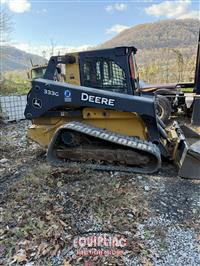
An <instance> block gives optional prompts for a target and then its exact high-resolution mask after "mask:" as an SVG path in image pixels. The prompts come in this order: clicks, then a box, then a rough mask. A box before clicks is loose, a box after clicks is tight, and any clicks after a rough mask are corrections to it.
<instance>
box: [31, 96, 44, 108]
mask: <svg viewBox="0 0 200 266" xmlns="http://www.w3.org/2000/svg"><path fill="white" fill-rule="evenodd" d="M33 107H35V108H39V109H40V108H41V107H42V101H41V100H40V99H37V98H34V99H33Z"/></svg>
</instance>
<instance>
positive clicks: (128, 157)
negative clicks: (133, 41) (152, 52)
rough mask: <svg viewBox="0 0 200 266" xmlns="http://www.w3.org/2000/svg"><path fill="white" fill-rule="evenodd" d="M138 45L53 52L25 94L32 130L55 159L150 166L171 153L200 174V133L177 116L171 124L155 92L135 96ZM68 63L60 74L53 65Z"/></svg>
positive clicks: (184, 171)
mask: <svg viewBox="0 0 200 266" xmlns="http://www.w3.org/2000/svg"><path fill="white" fill-rule="evenodd" d="M135 53H136V48H134V47H117V48H114V49H105V50H95V51H86V52H80V53H73V54H67V55H64V56H53V57H51V58H50V60H49V63H48V65H47V68H46V72H45V74H44V76H43V78H38V79H34V80H33V81H32V89H31V90H30V92H29V94H28V96H27V106H26V109H25V117H26V118H27V119H30V120H32V126H31V127H30V128H29V130H28V137H29V138H31V139H32V140H34V141H36V142H38V143H39V144H40V145H41V146H43V147H45V148H47V158H48V159H49V160H50V161H51V162H54V163H59V162H64V163H72V164H73V163H74V162H80V163H84V166H85V167H89V168H91V169H101V170H116V171H127V172H138V173H153V172H155V171H157V170H158V169H159V168H160V166H161V158H166V159H168V160H172V161H175V162H176V164H177V165H178V166H179V168H180V171H179V174H180V175H181V176H183V177H189V178H199V177H200V149H199V145H200V142H199V139H200V138H199V137H200V136H199V135H198V134H197V133H195V132H194V131H192V130H191V129H188V128H187V127H185V126H183V127H180V126H179V125H178V123H177V122H174V124H173V126H172V127H171V128H169V129H166V127H165V125H164V124H163V122H162V121H161V120H160V119H159V118H158V117H157V115H156V112H155V101H154V99H153V98H152V97H142V96H137V91H138V89H139V79H138V76H137V68H136V64H135V57H134V56H135ZM59 69H60V70H59ZM63 71H64V72H65V73H64V76H65V80H64V81H63V82H60V81H58V80H57V78H56V76H57V75H55V73H58V72H59V73H61V72H63ZM62 74H63V73H62ZM186 133H187V137H188V138H187V139H186V137H185V136H186V135H185V134H186ZM190 164H192V167H193V169H194V170H191V169H190V171H188V165H189V166H190Z"/></svg>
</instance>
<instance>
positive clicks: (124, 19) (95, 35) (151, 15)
mask: <svg viewBox="0 0 200 266" xmlns="http://www.w3.org/2000/svg"><path fill="white" fill-rule="evenodd" d="M0 4H1V9H2V10H6V11H7V12H8V13H9V14H10V15H11V18H12V21H13V22H14V31H13V33H12V35H11V41H10V44H11V45H13V46H15V47H17V48H19V49H21V50H24V51H26V52H31V53H34V54H39V55H45V56H46V57H48V56H49V54H50V53H51V52H52V47H54V54H56V53H58V52H60V53H64V52H70V51H75V50H84V49H86V48H88V47H92V46H96V45H98V44H101V43H104V42H105V41H107V40H109V39H111V38H112V37H114V36H116V35H117V34H118V33H120V32H121V31H123V30H125V29H127V28H130V27H133V26H135V25H137V24H143V23H151V22H155V21H158V20H163V19H184V18H198V19H200V0H193V1H192V0H179V1H177V0H168V1H158V0H146V1H139V0H135V1H131V0H127V1H112V0H111V1H106V0H87V1H85V0H57V1H56V0H0ZM44 51H45V53H44Z"/></svg>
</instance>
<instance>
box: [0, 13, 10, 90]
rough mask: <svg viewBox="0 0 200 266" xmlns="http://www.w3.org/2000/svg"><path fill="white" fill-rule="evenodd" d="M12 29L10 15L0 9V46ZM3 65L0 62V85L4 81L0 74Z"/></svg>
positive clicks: (1, 58)
mask: <svg viewBox="0 0 200 266" xmlns="http://www.w3.org/2000/svg"><path fill="white" fill-rule="evenodd" d="M12 30H13V23H12V19H11V16H10V15H9V14H8V13H6V11H4V10H2V9H1V10H0V47H1V46H2V45H5V44H6V43H7V42H8V40H9V37H10V34H11V32H12ZM2 60H3V54H2V53H0V61H1V62H2ZM2 68H3V66H2V63H1V64H0V85H1V86H2V85H3V82H4V78H3V76H2V72H3V69H2Z"/></svg>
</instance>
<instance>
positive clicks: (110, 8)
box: [105, 3, 127, 13]
mask: <svg viewBox="0 0 200 266" xmlns="http://www.w3.org/2000/svg"><path fill="white" fill-rule="evenodd" d="M105 10H106V11H107V12H108V13H113V12H114V11H115V10H117V11H125V10H127V4H124V3H116V4H115V5H109V6H106V8H105Z"/></svg>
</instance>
